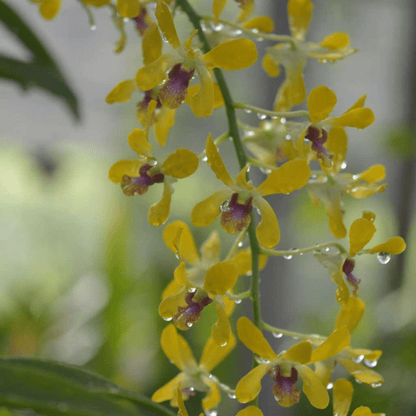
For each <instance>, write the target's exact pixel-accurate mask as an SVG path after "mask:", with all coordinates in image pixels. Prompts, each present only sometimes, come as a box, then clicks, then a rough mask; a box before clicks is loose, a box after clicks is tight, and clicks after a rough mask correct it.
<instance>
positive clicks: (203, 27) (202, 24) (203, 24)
mask: <svg viewBox="0 0 416 416" xmlns="http://www.w3.org/2000/svg"><path fill="white" fill-rule="evenodd" d="M201 29H202V31H203V32H205V31H206V30H207V26H206V24H205V23H204V22H201Z"/></svg>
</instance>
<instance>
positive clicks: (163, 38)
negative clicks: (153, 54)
mask: <svg viewBox="0 0 416 416" xmlns="http://www.w3.org/2000/svg"><path fill="white" fill-rule="evenodd" d="M162 40H163V42H165V43H169V41H168V40H167V38H166V36H165V35H163V34H162Z"/></svg>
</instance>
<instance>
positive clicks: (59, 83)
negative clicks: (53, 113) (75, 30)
mask: <svg viewBox="0 0 416 416" xmlns="http://www.w3.org/2000/svg"><path fill="white" fill-rule="evenodd" d="M0 22H2V23H3V24H4V25H5V26H6V28H7V29H9V30H10V32H12V33H13V34H14V35H15V36H16V37H17V38H18V39H19V40H20V42H21V43H23V45H24V46H26V48H27V49H28V50H29V51H30V52H31V54H32V60H30V61H20V60H17V59H13V58H10V57H7V56H4V55H0V78H5V79H9V80H12V81H14V82H16V83H17V84H19V85H20V86H21V87H22V88H23V89H24V90H27V89H29V88H31V87H34V86H37V87H39V88H42V89H44V90H46V91H48V92H50V93H52V94H54V95H56V96H58V97H60V98H63V99H64V100H65V102H66V104H67V105H68V107H69V109H70V110H71V112H72V114H73V115H74V117H75V118H76V119H79V110H78V101H77V98H76V96H75V94H74V93H73V92H72V90H71V89H70V87H69V86H68V83H67V82H66V80H65V78H64V76H63V75H62V73H61V71H60V69H59V67H58V65H57V64H56V63H55V61H54V60H53V58H52V57H51V55H50V54H49V53H48V51H47V50H46V49H45V48H44V46H43V45H42V43H41V42H40V40H39V39H38V38H37V37H36V35H35V34H34V33H33V31H32V30H31V29H30V28H29V26H28V25H27V24H26V23H25V22H24V21H23V20H22V19H21V18H20V17H19V16H18V15H17V14H16V13H15V12H14V11H13V10H12V9H11V8H10V7H9V6H7V5H6V4H5V3H4V2H3V0H0Z"/></svg>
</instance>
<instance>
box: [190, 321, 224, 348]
mask: <svg viewBox="0 0 416 416" xmlns="http://www.w3.org/2000/svg"><path fill="white" fill-rule="evenodd" d="M186 325H187V326H188V327H189V328H191V326H192V325H193V324H192V323H191V322H187V323H186ZM221 346H222V345H221Z"/></svg>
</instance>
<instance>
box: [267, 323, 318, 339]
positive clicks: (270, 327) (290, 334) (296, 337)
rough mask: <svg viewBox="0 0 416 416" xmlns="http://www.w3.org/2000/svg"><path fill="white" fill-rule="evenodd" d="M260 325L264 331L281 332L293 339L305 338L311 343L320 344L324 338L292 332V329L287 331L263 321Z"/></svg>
mask: <svg viewBox="0 0 416 416" xmlns="http://www.w3.org/2000/svg"><path fill="white" fill-rule="evenodd" d="M262 327H263V329H265V330H266V331H270V332H272V333H273V334H282V335H285V336H287V337H292V338H294V339H300V340H303V341H306V340H307V341H310V342H311V343H312V344H321V343H322V341H324V340H325V339H326V337H323V336H321V335H311V334H302V333H300V332H294V331H288V330H287V329H282V328H276V327H274V326H271V325H269V324H266V323H265V322H263V323H262Z"/></svg>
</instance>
